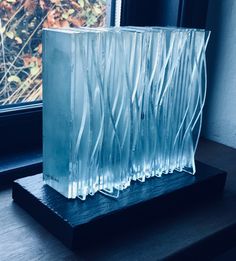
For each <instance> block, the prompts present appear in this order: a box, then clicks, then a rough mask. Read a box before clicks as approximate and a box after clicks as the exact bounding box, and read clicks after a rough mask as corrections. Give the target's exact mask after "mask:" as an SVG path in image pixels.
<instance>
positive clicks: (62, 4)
mask: <svg viewBox="0 0 236 261" xmlns="http://www.w3.org/2000/svg"><path fill="white" fill-rule="evenodd" d="M105 18H106V0H39V1H36V0H1V1H0V105H6V104H14V103H19V102H30V101H35V100H41V99H42V79H41V71H42V42H41V36H42V28H49V27H50V28H61V27H78V26H92V27H98V26H104V25H105Z"/></svg>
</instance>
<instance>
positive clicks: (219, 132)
mask: <svg viewBox="0 0 236 261" xmlns="http://www.w3.org/2000/svg"><path fill="white" fill-rule="evenodd" d="M207 28H208V29H209V30H211V31H212V34H211V38H210V42H209V45H208V57H207V58H208V93H207V100H206V105H205V112H204V121H203V129H202V136H204V137H206V138H208V139H211V140H214V141H217V142H220V143H223V144H226V145H228V146H230V147H234V148H236V1H235V0H210V2H209V8H208V18H207Z"/></svg>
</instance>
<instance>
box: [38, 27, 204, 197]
mask: <svg viewBox="0 0 236 261" xmlns="http://www.w3.org/2000/svg"><path fill="white" fill-rule="evenodd" d="M208 38H209V32H205V31H204V30H196V29H177V28H159V27H145V28H143V27H119V28H106V29H105V28H103V29H88V28H87V29H86V28H79V29H65V30H63V29H61V30H53V29H47V30H44V33H43V101H44V102H43V132H44V140H43V143H44V151H43V157H44V159H43V162H44V180H45V182H46V183H47V184H48V185H50V186H52V187H53V188H54V189H56V190H57V191H59V192H60V193H62V194H63V195H64V196H66V197H68V198H75V197H79V198H81V199H83V200H84V199H85V198H86V196H87V195H89V194H90V195H93V194H94V193H96V192H97V191H101V192H103V193H105V194H107V195H110V196H113V197H118V195H119V191H120V190H123V189H125V188H127V187H128V186H130V183H131V181H132V180H138V181H141V182H144V181H145V179H146V178H150V177H159V178H160V177H161V176H162V175H164V174H169V173H172V172H173V171H174V170H177V171H180V172H182V171H186V172H188V173H190V174H194V173H195V163H194V153H195V150H196V146H197V142H198V138H199V133H200V128H201V121H202V108H203V104H204V100H205V94H206V64H205V63H206V61H205V50H206V45H207V42H208Z"/></svg>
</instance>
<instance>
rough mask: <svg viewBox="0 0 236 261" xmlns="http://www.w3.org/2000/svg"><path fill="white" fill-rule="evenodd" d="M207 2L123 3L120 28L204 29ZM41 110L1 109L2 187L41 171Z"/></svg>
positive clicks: (35, 105)
mask: <svg viewBox="0 0 236 261" xmlns="http://www.w3.org/2000/svg"><path fill="white" fill-rule="evenodd" d="M208 2H209V0H170V1H168V4H166V3H167V1H166V0H149V1H147V2H146V3H148V4H149V7H148V9H147V8H146V9H143V8H139V9H138V8H135V7H136V6H138V5H140V6H142V3H143V1H142V0H122V2H121V10H120V11H121V18H120V19H121V25H122V26H125V25H126V26H127V25H133V26H166V25H171V26H182V27H196V28H204V27H205V23H206V15H207V7H208ZM108 3H109V8H110V14H111V15H110V22H111V25H115V20H116V19H115V18H116V17H115V14H116V10H115V9H116V8H117V5H116V1H115V0H109V2H108ZM193 6H194V8H192V7H193ZM160 7H161V8H164V11H165V12H166V11H167V10H168V13H167V12H166V13H165V12H164V15H163V14H162V16H161V18H160V17H159V18H158V15H157V16H156V17H154V19H153V17H151V19H150V12H151V11H150V10H154V13H155V10H160ZM143 10H146V11H145V12H144V11H143ZM169 10H171V12H170V13H169ZM118 13H119V10H118ZM159 13H160V11H159ZM152 14H153V11H152ZM157 14H158V12H157ZM42 110H43V101H38V102H31V103H27V104H23V103H19V104H14V105H5V106H2V107H1V108H0V137H2V139H1V143H0V144H1V150H0V187H1V186H3V185H4V186H5V185H6V184H8V183H9V182H11V181H13V180H15V179H16V178H20V177H23V176H29V175H33V174H37V173H40V172H42ZM16 134H17V135H16ZM9 137H10V138H9Z"/></svg>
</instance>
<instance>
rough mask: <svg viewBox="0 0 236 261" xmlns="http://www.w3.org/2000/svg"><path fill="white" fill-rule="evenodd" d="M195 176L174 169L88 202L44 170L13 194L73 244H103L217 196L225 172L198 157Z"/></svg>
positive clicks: (17, 185) (15, 187)
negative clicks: (67, 193)
mask: <svg viewBox="0 0 236 261" xmlns="http://www.w3.org/2000/svg"><path fill="white" fill-rule="evenodd" d="M196 165H197V173H196V175H195V176H192V175H189V174H186V173H178V172H176V173H173V174H168V175H164V176H162V177H161V178H150V179H147V180H146V181H145V183H140V182H133V184H132V185H131V186H130V187H129V188H127V189H126V190H124V191H122V192H121V193H120V196H119V198H118V199H113V198H110V197H107V196H105V195H103V194H101V193H96V194H95V195H94V196H93V197H91V196H89V197H88V198H87V199H86V201H81V200H80V199H69V200H68V199H66V198H65V197H63V196H62V195H60V194H59V193H57V192H56V191H55V190H53V189H52V188H50V187H49V186H47V185H44V184H43V181H42V174H39V175H35V176H31V177H27V178H23V179H20V180H17V181H15V182H14V185H13V199H14V201H15V202H16V203H18V204H19V205H20V206H21V207H22V208H24V209H25V210H26V211H28V212H29V214H30V215H32V216H33V217H34V218H35V219H36V220H37V221H38V222H40V223H41V224H42V225H43V226H45V227H46V228H47V229H48V230H49V231H50V232H51V233H53V234H54V235H55V236H56V237H58V238H59V239H60V240H61V241H63V242H64V244H66V245H67V246H68V247H70V248H79V247H80V246H84V245H88V244H93V243H95V244H99V243H101V242H102V241H104V240H109V238H110V237H114V236H119V235H120V234H121V235H122V234H124V233H125V231H127V230H128V231H130V232H131V233H132V230H133V231H134V230H136V231H137V229H138V227H140V225H143V224H145V223H147V222H151V221H154V220H155V221H156V220H157V218H159V217H160V216H162V217H163V216H165V215H172V214H173V213H176V212H178V211H180V210H181V209H183V208H184V207H187V205H193V204H196V203H201V201H202V200H206V199H207V200H209V198H210V197H213V198H215V197H216V196H219V195H220V194H221V192H222V191H223V188H224V184H225V180H226V173H225V172H224V171H221V170H219V169H216V168H213V167H210V166H207V165H205V164H203V163H200V162H197V163H196Z"/></svg>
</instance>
